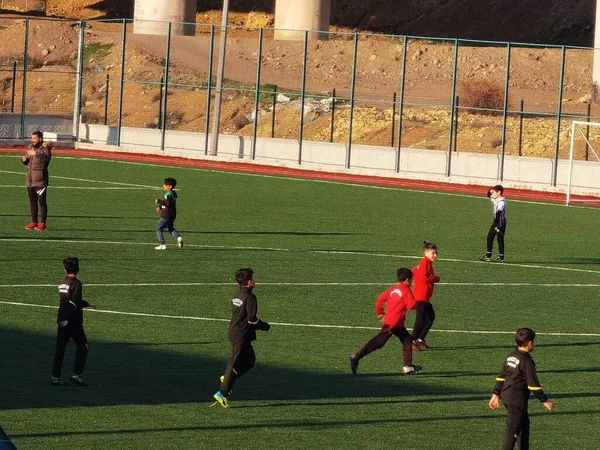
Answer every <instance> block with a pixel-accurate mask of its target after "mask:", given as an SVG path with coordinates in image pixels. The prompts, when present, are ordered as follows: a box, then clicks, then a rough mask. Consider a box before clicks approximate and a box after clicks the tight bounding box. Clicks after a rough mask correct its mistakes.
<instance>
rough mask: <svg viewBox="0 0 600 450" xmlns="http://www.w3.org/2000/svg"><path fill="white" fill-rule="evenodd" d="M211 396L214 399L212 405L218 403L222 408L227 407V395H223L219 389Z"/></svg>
mask: <svg viewBox="0 0 600 450" xmlns="http://www.w3.org/2000/svg"><path fill="white" fill-rule="evenodd" d="M213 398H214V399H215V400H216V402H215V403H213V405H216V404H217V403H218V404H219V405H221V406H222V407H223V408H229V403H228V402H227V397H223V394H221V391H217V393H216V394H215V395H213Z"/></svg>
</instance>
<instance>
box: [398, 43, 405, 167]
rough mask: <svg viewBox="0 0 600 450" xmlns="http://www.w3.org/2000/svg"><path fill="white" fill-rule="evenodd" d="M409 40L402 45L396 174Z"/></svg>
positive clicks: (400, 145)
mask: <svg viewBox="0 0 600 450" xmlns="http://www.w3.org/2000/svg"><path fill="white" fill-rule="evenodd" d="M407 41H408V39H407V38H406V36H404V42H403V44H402V82H401V83H400V106H399V108H398V148H397V150H396V173H398V172H400V151H401V148H402V116H403V115H404V90H405V86H406V49H407Z"/></svg>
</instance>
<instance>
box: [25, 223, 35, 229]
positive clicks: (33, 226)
mask: <svg viewBox="0 0 600 450" xmlns="http://www.w3.org/2000/svg"><path fill="white" fill-rule="evenodd" d="M35 227H37V223H35V222H31V223H30V224H29V225H27V226H26V227H25V229H26V230H33V229H34V228H35Z"/></svg>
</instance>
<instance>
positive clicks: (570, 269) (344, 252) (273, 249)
mask: <svg viewBox="0 0 600 450" xmlns="http://www.w3.org/2000/svg"><path fill="white" fill-rule="evenodd" d="M0 242H35V243H38V244H41V243H48V244H54V243H58V244H98V245H146V246H154V245H156V242H133V241H129V242H124V241H95V240H81V241H78V240H70V239H52V240H46V239H43V238H40V239H26V238H0ZM185 246H186V247H193V248H204V249H207V250H217V249H220V250H244V251H246V250H252V251H267V252H290V253H292V252H293V253H323V254H330V255H356V256H373V257H380V258H395V259H412V260H421V259H422V258H423V257H422V256H409V255H394V254H388V253H367V252H359V251H350V250H314V249H302V248H277V247H238V246H227V245H199V244H185ZM438 261H447V262H457V263H461V264H465V263H469V264H493V265H494V267H500V266H502V267H525V268H530V269H547V270H562V271H566V272H583V273H595V274H600V270H592V269H577V268H573V267H558V266H541V265H536V264H519V263H503V264H495V263H489V262H484V261H479V260H470V259H454V258H438Z"/></svg>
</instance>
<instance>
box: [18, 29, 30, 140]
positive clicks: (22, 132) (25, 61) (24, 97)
mask: <svg viewBox="0 0 600 450" xmlns="http://www.w3.org/2000/svg"><path fill="white" fill-rule="evenodd" d="M28 52H29V19H25V46H24V50H23V91H22V93H21V130H20V132H19V136H20V138H21V139H25V138H26V136H25V103H26V102H27V64H29V58H28V56H27V53H28Z"/></svg>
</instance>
